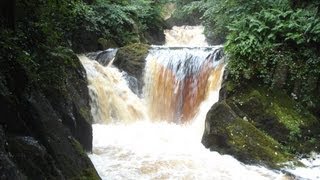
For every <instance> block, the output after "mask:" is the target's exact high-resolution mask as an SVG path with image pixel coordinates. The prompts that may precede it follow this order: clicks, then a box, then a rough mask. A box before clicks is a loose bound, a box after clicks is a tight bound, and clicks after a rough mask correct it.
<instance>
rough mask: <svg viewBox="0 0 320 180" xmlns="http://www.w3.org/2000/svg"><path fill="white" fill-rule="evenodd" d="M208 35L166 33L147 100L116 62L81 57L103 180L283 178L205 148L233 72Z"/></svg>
mask: <svg viewBox="0 0 320 180" xmlns="http://www.w3.org/2000/svg"><path fill="white" fill-rule="evenodd" d="M202 30H203V27H180V28H173V30H171V31H166V37H167V40H168V41H167V46H163V47H162V46H153V47H152V48H151V49H150V51H149V54H148V56H147V58H146V66H145V71H144V84H145V86H144V88H143V94H142V96H141V97H139V96H137V95H136V94H135V93H133V92H132V91H131V90H130V88H129V87H128V85H129V83H130V82H128V81H126V78H125V76H126V73H125V72H121V71H119V70H118V69H117V68H115V67H113V66H112V64H111V63H110V61H109V60H108V63H105V61H101V60H100V61H99V62H100V63H98V62H97V61H95V60H96V57H97V56H96V55H95V54H91V56H90V58H91V59H90V58H88V57H87V56H80V59H81V62H82V64H83V65H84V67H85V69H86V71H87V75H88V82H89V86H88V88H89V91H90V96H91V99H92V101H91V107H92V114H93V116H94V121H95V123H96V124H94V125H93V152H92V154H89V157H90V159H91V160H92V162H93V164H94V165H95V167H96V169H97V171H98V173H99V175H100V176H101V178H102V179H275V178H278V177H280V176H281V174H280V173H278V172H274V171H271V170H268V169H266V168H263V167H257V166H248V165H244V164H242V163H240V162H239V161H237V160H236V159H234V158H233V157H232V156H229V155H220V154H219V153H217V152H210V151H209V150H208V149H206V148H204V147H203V145H202V144H201V142H200V141H201V136H202V133H203V130H204V120H205V116H206V113H207V112H208V110H209V109H210V107H211V106H212V105H213V104H214V103H215V102H217V100H218V96H219V89H220V84H221V79H222V73H223V70H224V67H225V63H224V58H223V53H222V51H221V50H222V47H221V46H214V47H211V46H208V45H207V43H206V42H205V39H204V36H203V34H202V33H201V31H202ZM186 31H187V33H186ZM194 46H196V47H194ZM108 57H109V56H108ZM109 59H110V58H109ZM111 59H112V58H111ZM101 62H104V63H101ZM127 79H128V78H127Z"/></svg>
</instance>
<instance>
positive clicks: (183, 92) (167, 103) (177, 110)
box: [144, 46, 224, 123]
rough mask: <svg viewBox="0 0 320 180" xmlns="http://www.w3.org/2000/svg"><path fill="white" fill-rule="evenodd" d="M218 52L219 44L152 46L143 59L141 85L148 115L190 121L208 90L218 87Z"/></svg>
mask: <svg viewBox="0 0 320 180" xmlns="http://www.w3.org/2000/svg"><path fill="white" fill-rule="evenodd" d="M220 54H221V47H220V46H219V47H211V48H168V47H165V48H164V47H155V48H153V49H152V50H151V51H150V53H149V55H148V56H147V59H146V61H147V64H146V71H145V88H144V97H145V99H146V102H147V105H148V114H149V116H150V118H151V119H153V120H155V119H157V120H166V121H169V122H176V123H181V122H186V121H190V120H191V119H192V118H193V117H194V116H195V114H196V113H197V112H198V111H199V109H198V107H199V105H200V103H201V102H203V100H204V99H205V98H206V97H208V95H209V93H210V92H211V91H214V90H216V91H217V90H218V87H219V85H220V76H221V74H222V72H221V71H222V69H223V66H224V64H223V60H222V56H221V55H220ZM219 60H221V61H219ZM159 109H161V111H159Z"/></svg>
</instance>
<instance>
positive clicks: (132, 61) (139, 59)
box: [113, 43, 150, 79]
mask: <svg viewBox="0 0 320 180" xmlns="http://www.w3.org/2000/svg"><path fill="white" fill-rule="evenodd" d="M149 48H150V46H149V45H147V44H140V43H135V44H131V45H128V46H125V47H122V48H120V49H119V50H118V52H117V55H116V57H115V60H114V62H113V64H114V65H116V66H117V67H118V68H120V69H121V70H124V71H126V72H128V73H129V74H130V75H132V76H134V77H136V78H137V79H140V78H141V76H142V72H143V69H144V66H145V58H146V57H147V55H148V51H149Z"/></svg>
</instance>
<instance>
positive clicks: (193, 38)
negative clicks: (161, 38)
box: [164, 26, 208, 47]
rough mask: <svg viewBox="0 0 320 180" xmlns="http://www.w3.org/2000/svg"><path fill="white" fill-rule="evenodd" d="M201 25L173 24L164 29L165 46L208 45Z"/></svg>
mask: <svg viewBox="0 0 320 180" xmlns="http://www.w3.org/2000/svg"><path fill="white" fill-rule="evenodd" d="M203 30H204V27H203V26H173V27H172V29H170V30H165V31H164V34H165V35H166V44H165V45H166V46H193V47H195V46H199V47H201V46H208V43H207V42H206V37H205V36H204V34H203Z"/></svg>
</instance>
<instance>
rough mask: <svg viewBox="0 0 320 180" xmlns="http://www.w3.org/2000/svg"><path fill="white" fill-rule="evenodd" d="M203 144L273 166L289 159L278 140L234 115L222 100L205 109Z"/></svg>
mask: <svg viewBox="0 0 320 180" xmlns="http://www.w3.org/2000/svg"><path fill="white" fill-rule="evenodd" d="M202 144H203V145H204V146H205V147H207V148H210V150H214V151H218V152H219V153H222V154H231V155H233V156H234V157H236V158H238V159H239V160H240V161H242V162H245V163H259V164H266V165H268V166H270V167H273V168H275V167H277V166H278V163H281V162H285V161H287V160H289V155H288V154H286V153H284V152H283V151H282V149H281V148H282V146H281V145H280V144H279V143H278V142H276V141H275V140H273V139H272V138H270V137H269V136H267V135H265V134H264V133H262V132H261V131H260V130H258V129H257V128H256V127H254V126H253V125H252V124H250V123H249V122H247V121H246V120H244V119H242V118H240V117H239V116H237V114H236V113H235V112H234V111H233V110H232V109H231V108H230V106H228V105H227V104H226V103H225V102H219V103H216V104H215V105H214V106H212V108H211V109H210V111H209V112H208V114H207V117H206V123H205V132H204V134H203V137H202Z"/></svg>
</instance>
